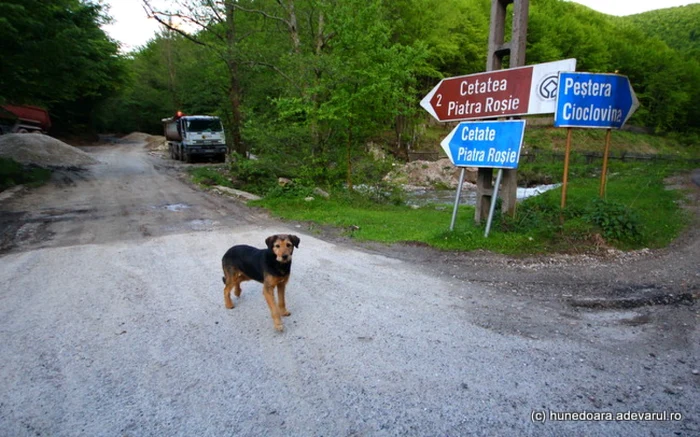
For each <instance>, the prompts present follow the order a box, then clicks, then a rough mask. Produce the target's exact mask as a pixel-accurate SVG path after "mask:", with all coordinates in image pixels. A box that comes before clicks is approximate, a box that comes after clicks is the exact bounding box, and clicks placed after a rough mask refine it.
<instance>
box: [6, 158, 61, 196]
mask: <svg viewBox="0 0 700 437" xmlns="http://www.w3.org/2000/svg"><path fill="white" fill-rule="evenodd" d="M50 178H51V171H50V170H47V169H45V168H41V167H34V166H24V165H22V164H20V163H18V162H16V161H14V160H13V159H9V158H0V191H3V190H6V189H8V188H10V187H13V186H15V185H21V184H24V185H28V186H31V187H36V186H39V185H42V184H44V183H45V182H46V181H48V180H49V179H50Z"/></svg>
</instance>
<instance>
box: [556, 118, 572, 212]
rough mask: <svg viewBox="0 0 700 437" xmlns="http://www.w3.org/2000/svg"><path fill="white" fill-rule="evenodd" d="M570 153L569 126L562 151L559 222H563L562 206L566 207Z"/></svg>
mask: <svg viewBox="0 0 700 437" xmlns="http://www.w3.org/2000/svg"><path fill="white" fill-rule="evenodd" d="M570 154H571V128H567V131H566V152H565V153H564V178H563V180H562V184H561V211H560V212H559V222H560V223H561V224H564V208H565V207H566V188H567V186H568V183H569V155H570Z"/></svg>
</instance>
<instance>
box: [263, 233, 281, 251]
mask: <svg viewBox="0 0 700 437" xmlns="http://www.w3.org/2000/svg"><path fill="white" fill-rule="evenodd" d="M277 238H278V237H277V235H270V236H269V237H267V238H266V239H265V244H267V248H268V249H272V246H274V245H275V241H277Z"/></svg>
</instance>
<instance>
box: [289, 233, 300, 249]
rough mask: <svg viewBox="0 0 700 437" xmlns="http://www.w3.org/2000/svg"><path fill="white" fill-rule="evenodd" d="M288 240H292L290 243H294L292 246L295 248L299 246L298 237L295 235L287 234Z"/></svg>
mask: <svg viewBox="0 0 700 437" xmlns="http://www.w3.org/2000/svg"><path fill="white" fill-rule="evenodd" d="M289 241H291V242H292V244H293V245H294V247H296V248H297V249H298V248H299V237H297V236H296V235H290V236H289Z"/></svg>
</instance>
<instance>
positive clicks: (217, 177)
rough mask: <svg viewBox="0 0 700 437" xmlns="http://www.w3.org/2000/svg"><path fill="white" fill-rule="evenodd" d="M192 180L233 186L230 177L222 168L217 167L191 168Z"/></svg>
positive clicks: (206, 183) (202, 183)
mask: <svg viewBox="0 0 700 437" xmlns="http://www.w3.org/2000/svg"><path fill="white" fill-rule="evenodd" d="M188 171H189V173H190V176H191V178H192V182H194V183H196V184H199V185H204V186H212V185H221V186H224V187H231V188H232V187H233V184H232V183H231V181H230V180H229V179H228V177H227V176H226V174H225V173H224V172H223V171H222V169H221V168H215V167H192V168H190V169H189V170H188Z"/></svg>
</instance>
